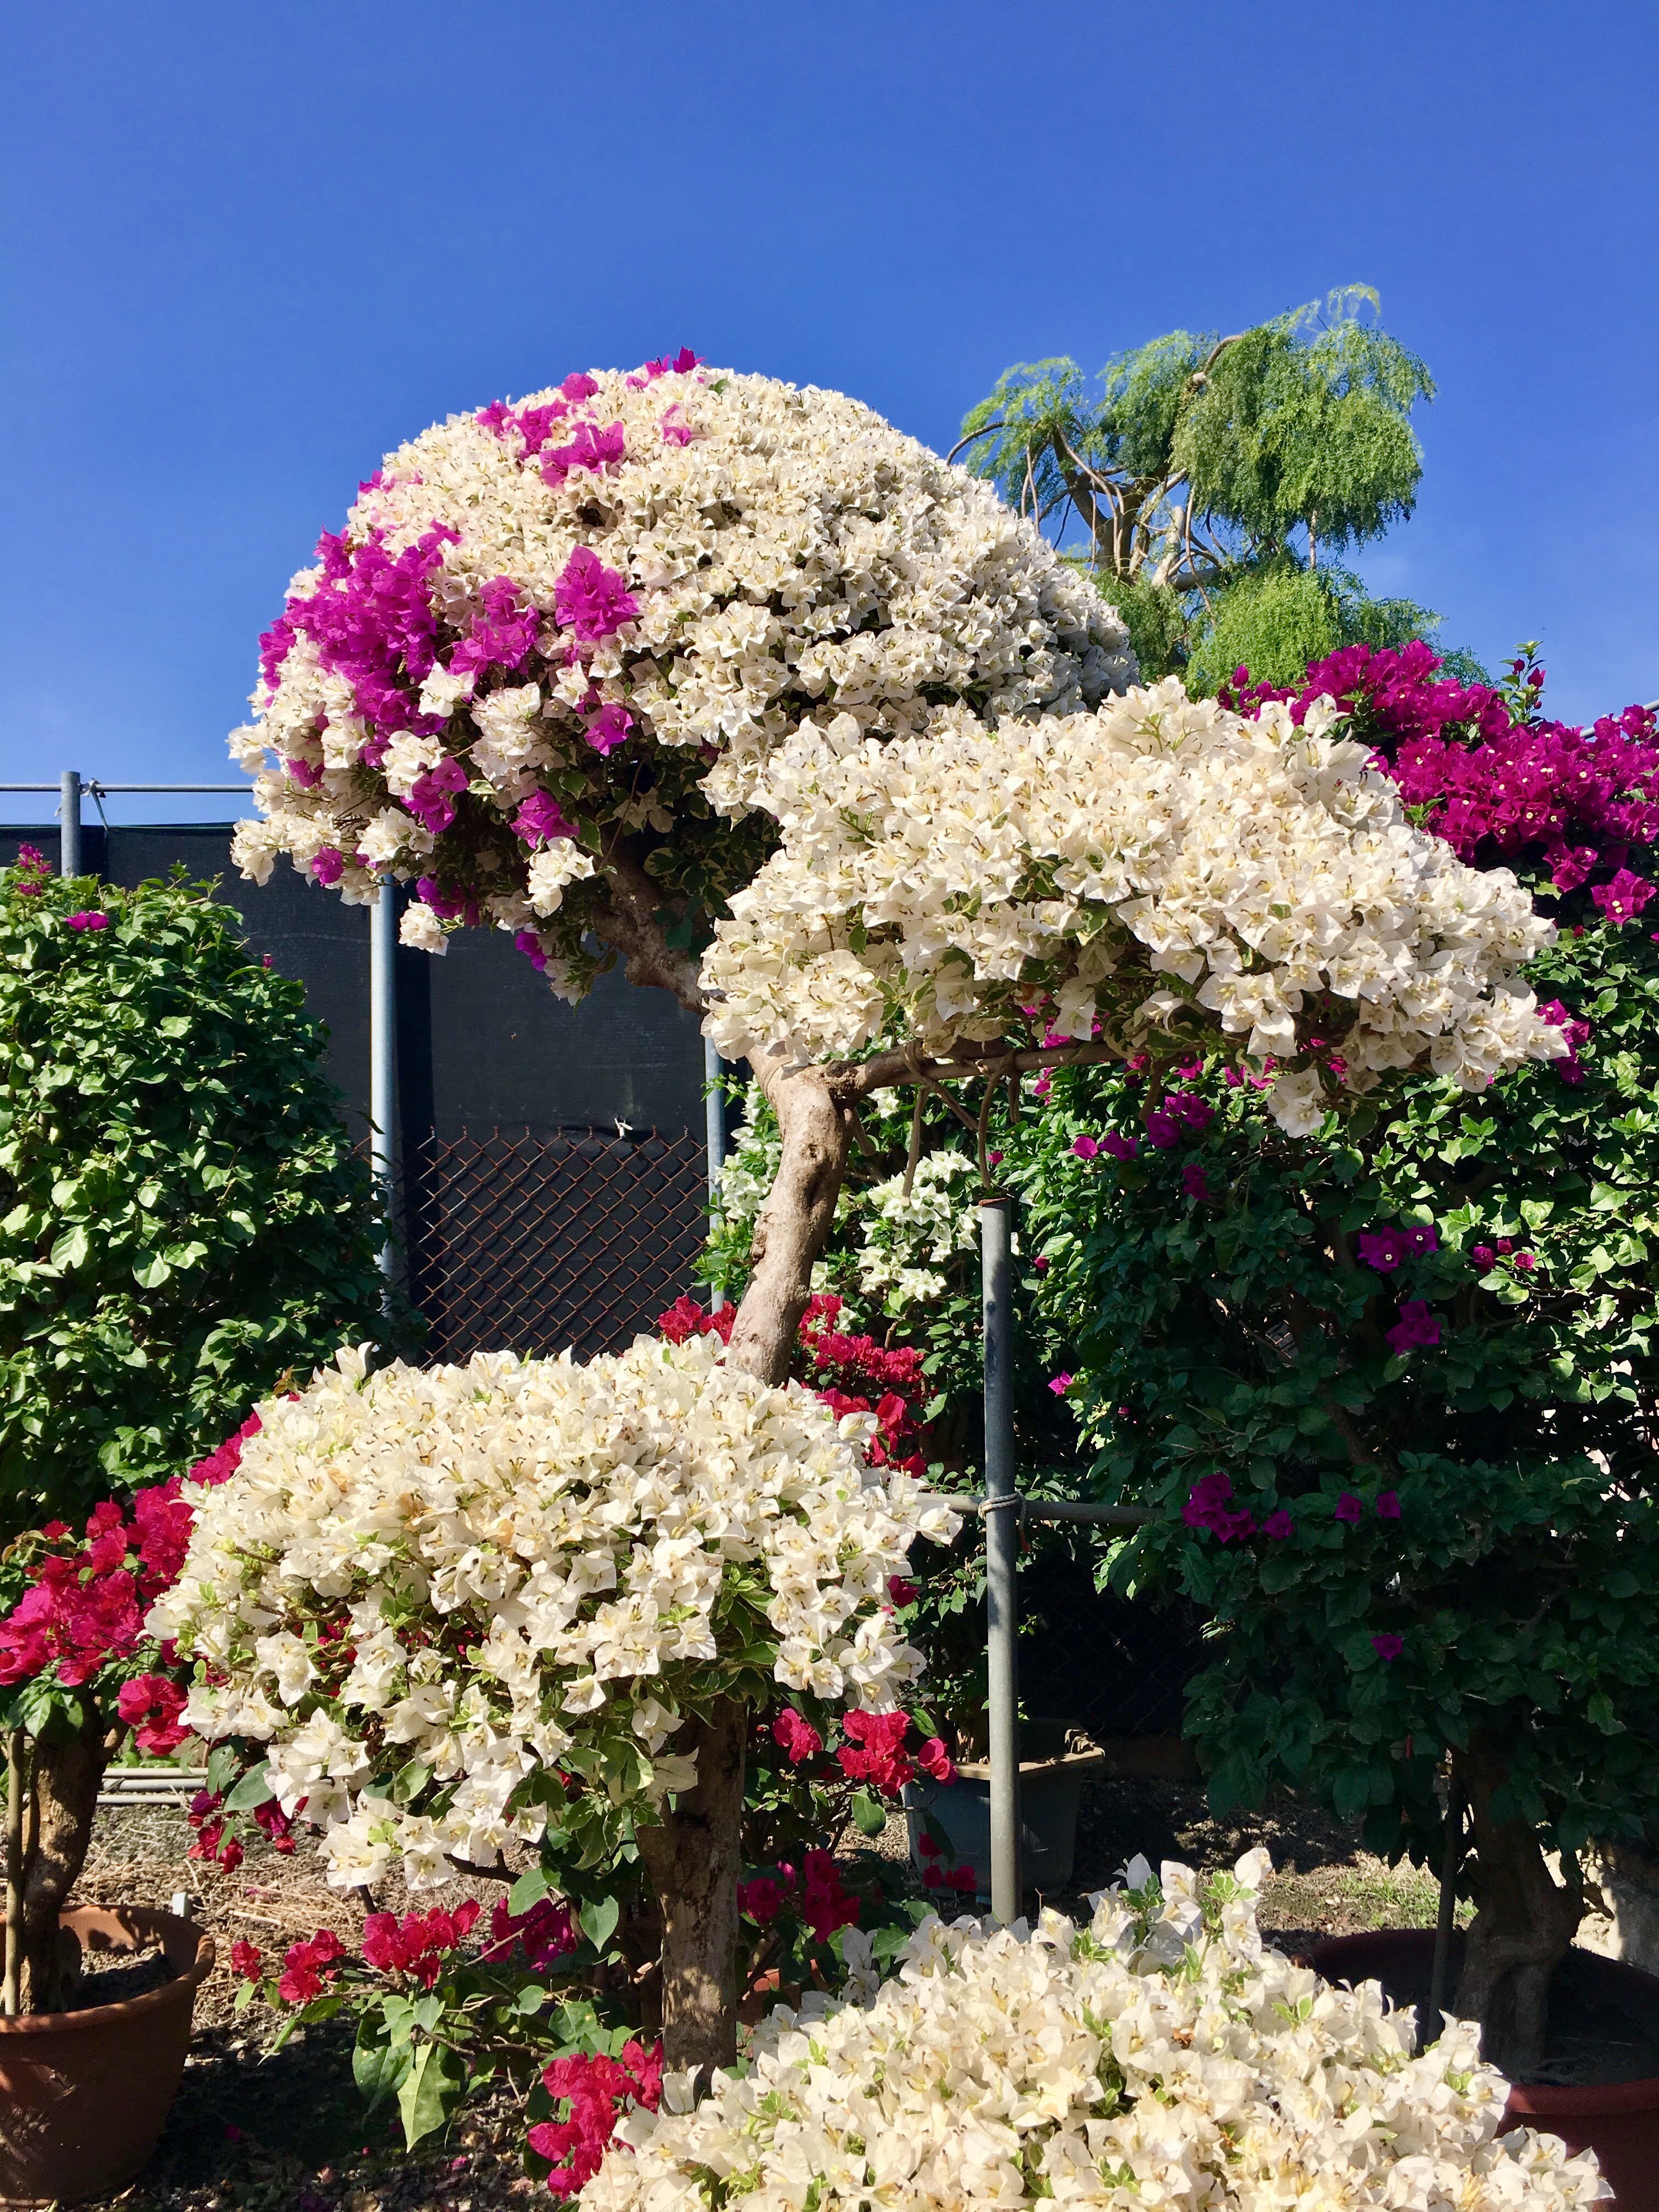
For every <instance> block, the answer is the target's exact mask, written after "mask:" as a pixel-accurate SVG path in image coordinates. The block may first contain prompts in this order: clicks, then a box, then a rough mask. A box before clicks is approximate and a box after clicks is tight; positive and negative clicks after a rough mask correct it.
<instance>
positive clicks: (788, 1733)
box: [772, 1705, 823, 1766]
mask: <svg viewBox="0 0 1659 2212" xmlns="http://www.w3.org/2000/svg"><path fill="white" fill-rule="evenodd" d="M772 1735H773V1740H774V1741H775V1742H776V1744H777V1745H778V1747H779V1748H780V1749H781V1751H782V1752H783V1753H784V1754H785V1756H786V1757H787V1759H788V1761H789V1764H790V1765H791V1766H799V1765H800V1763H801V1761H802V1760H803V1759H816V1758H817V1754H818V1753H819V1752H821V1751H822V1750H823V1737H822V1736H821V1735H819V1734H818V1732H817V1729H815V1728H814V1727H813V1725H812V1723H811V1721H809V1720H807V1719H805V1717H803V1716H802V1715H801V1714H799V1713H798V1712H797V1711H795V1708H794V1707H793V1705H786V1706H785V1707H784V1709H783V1711H781V1713H780V1714H779V1715H778V1717H777V1718H776V1720H775V1721H774V1722H773V1723H772Z"/></svg>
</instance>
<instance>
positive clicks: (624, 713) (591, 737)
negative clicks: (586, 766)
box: [582, 602, 634, 755]
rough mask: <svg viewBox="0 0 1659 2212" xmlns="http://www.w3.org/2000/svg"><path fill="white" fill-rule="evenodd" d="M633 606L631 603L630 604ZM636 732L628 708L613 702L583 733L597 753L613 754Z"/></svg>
mask: <svg viewBox="0 0 1659 2212" xmlns="http://www.w3.org/2000/svg"><path fill="white" fill-rule="evenodd" d="M630 604H631V602H630ZM633 730H634V717H633V716H632V715H631V714H629V711H628V709H627V708H626V707H623V706H621V705H619V704H618V703H617V702H615V701H612V702H611V704H609V705H608V706H605V707H601V708H600V709H599V713H598V714H595V715H594V717H593V719H592V721H591V722H589V723H588V724H587V725H586V728H585V729H584V730H583V732H582V735H583V736H584V737H585V738H586V740H587V742H588V744H590V745H592V748H593V750H594V751H595V752H596V753H605V754H607V755H608V754H611V753H613V752H615V751H616V750H617V746H618V745H621V744H627V742H628V740H629V738H630V737H631V736H632V734H633Z"/></svg>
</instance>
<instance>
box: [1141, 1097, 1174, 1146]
mask: <svg viewBox="0 0 1659 2212" xmlns="http://www.w3.org/2000/svg"><path fill="white" fill-rule="evenodd" d="M1146 1141H1147V1143H1148V1144H1149V1145H1150V1146H1152V1150H1153V1151H1154V1152H1171V1151H1173V1150H1174V1148H1175V1146H1177V1145H1178V1144H1179V1143H1180V1142H1181V1130H1180V1128H1179V1127H1178V1125H1177V1124H1176V1121H1175V1118H1174V1116H1173V1115H1170V1114H1169V1113H1166V1112H1165V1110H1164V1108H1163V1107H1161V1106H1154V1107H1152V1108H1151V1109H1149V1110H1148V1112H1147V1115H1146Z"/></svg>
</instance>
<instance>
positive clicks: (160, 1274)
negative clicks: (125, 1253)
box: [132, 1252, 173, 1291]
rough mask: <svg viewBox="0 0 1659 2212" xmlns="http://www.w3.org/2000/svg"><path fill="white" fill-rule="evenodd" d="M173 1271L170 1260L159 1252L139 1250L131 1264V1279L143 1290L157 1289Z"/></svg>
mask: <svg viewBox="0 0 1659 2212" xmlns="http://www.w3.org/2000/svg"><path fill="white" fill-rule="evenodd" d="M172 1273H173V1267H172V1264H171V1262H170V1261H167V1260H166V1259H164V1258H163V1256H162V1255H161V1253H159V1252H141V1253H140V1254H139V1255H138V1257H137V1261H135V1262H134V1264H133V1269H132V1279H133V1281H134V1282H135V1283H137V1285H138V1287H139V1289H140V1290H143V1291H158V1290H160V1288H161V1285H162V1284H163V1283H165V1282H166V1281H167V1278H168V1276H169V1275H171V1274H172Z"/></svg>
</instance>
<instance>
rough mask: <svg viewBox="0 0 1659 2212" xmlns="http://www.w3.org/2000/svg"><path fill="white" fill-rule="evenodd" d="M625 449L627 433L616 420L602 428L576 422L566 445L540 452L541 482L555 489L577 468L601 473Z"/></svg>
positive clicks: (615, 460)
mask: <svg viewBox="0 0 1659 2212" xmlns="http://www.w3.org/2000/svg"><path fill="white" fill-rule="evenodd" d="M627 450H628V441H627V434H626V433H625V431H624V430H623V426H622V424H621V423H620V422H607V423H606V424H605V426H604V428H599V427H598V426H597V425H595V424H594V423H592V422H578V423H577V425H576V427H575V429H574V431H573V432H572V433H571V437H570V442H569V444H568V446H555V447H552V448H551V449H550V451H549V452H548V453H546V454H545V455H544V458H543V460H542V482H543V483H546V484H550V485H552V486H553V487H554V488H555V489H557V487H558V486H559V485H560V484H562V483H563V482H564V480H565V478H566V477H568V476H570V475H571V474H572V473H573V472H574V471H575V470H577V469H586V470H588V471H590V472H591V473H592V475H594V476H602V475H603V474H604V472H605V470H606V469H609V468H614V467H616V466H617V464H618V463H619V462H621V461H622V460H623V459H625V458H626V455H627Z"/></svg>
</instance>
